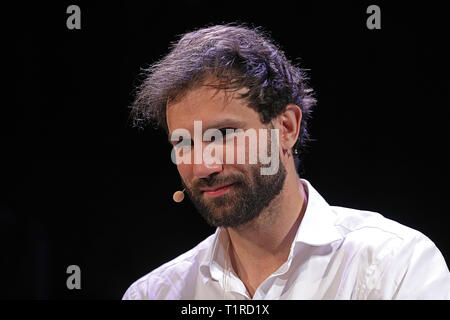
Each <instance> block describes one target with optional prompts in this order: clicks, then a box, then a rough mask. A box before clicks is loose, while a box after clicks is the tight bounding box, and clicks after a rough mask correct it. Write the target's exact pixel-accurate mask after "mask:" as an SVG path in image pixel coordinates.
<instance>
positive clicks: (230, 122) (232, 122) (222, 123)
mask: <svg viewBox="0 0 450 320" xmlns="http://www.w3.org/2000/svg"><path fill="white" fill-rule="evenodd" d="M246 125H247V122H245V121H241V120H236V119H231V118H227V119H222V120H219V121H217V122H213V123H211V124H210V125H209V126H206V127H203V124H202V129H203V131H206V130H208V129H221V128H224V127H235V128H242V127H245V126H246ZM171 137H172V132H170V133H169V135H168V137H167V139H168V141H169V143H170V144H173V141H171V140H170V138H171Z"/></svg>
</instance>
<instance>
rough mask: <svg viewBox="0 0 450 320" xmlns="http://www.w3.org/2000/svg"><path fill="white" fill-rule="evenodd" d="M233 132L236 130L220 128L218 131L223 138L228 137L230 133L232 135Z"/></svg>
mask: <svg viewBox="0 0 450 320" xmlns="http://www.w3.org/2000/svg"><path fill="white" fill-rule="evenodd" d="M235 130H236V129H235V128H221V129H219V131H220V132H221V133H222V135H223V136H224V137H226V136H227V135H229V134H231V133H234V131H235ZM227 131H228V132H227Z"/></svg>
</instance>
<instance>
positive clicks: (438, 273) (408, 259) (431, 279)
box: [385, 234, 450, 300]
mask: <svg viewBox="0 0 450 320" xmlns="http://www.w3.org/2000/svg"><path fill="white" fill-rule="evenodd" d="M393 258H394V259H393V261H392V262H391V264H390V265H391V268H389V269H391V270H386V271H385V274H386V276H385V281H388V282H391V285H392V286H391V287H392V288H393V290H394V292H393V293H392V296H391V297H390V299H399V300H407V299H408V300H409V299H417V300H426V299H436V300H450V273H449V269H448V267H447V264H446V262H445V259H444V257H443V256H442V253H441V252H440V251H439V249H438V248H437V247H436V245H435V244H434V243H433V242H432V241H431V240H430V239H429V238H427V237H426V236H424V235H422V234H420V235H419V236H417V237H415V238H413V239H412V240H411V241H408V242H407V243H406V244H403V245H402V246H401V247H400V248H399V250H398V251H397V254H395V255H394V257H393ZM386 298H388V297H386Z"/></svg>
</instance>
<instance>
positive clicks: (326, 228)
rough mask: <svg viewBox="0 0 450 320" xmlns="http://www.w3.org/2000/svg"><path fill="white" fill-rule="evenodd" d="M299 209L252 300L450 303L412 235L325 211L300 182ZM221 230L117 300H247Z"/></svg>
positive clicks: (423, 241)
mask: <svg viewBox="0 0 450 320" xmlns="http://www.w3.org/2000/svg"><path fill="white" fill-rule="evenodd" d="M301 182H302V183H303V185H304V186H305V187H306V191H307V194H308V203H307V208H306V211H305V214H304V217H303V219H302V221H301V224H300V226H299V228H298V231H297V233H296V236H295V239H294V241H293V242H292V245H291V249H290V254H289V257H288V259H287V261H286V262H285V263H284V264H283V265H282V266H281V267H280V268H279V269H278V270H277V271H275V272H274V273H273V274H271V275H270V276H269V277H268V278H267V279H265V280H264V281H263V282H262V283H261V284H260V286H259V287H258V288H257V290H256V291H255V293H254V296H253V299H255V300H259V299H450V273H449V270H448V267H447V265H446V263H445V260H444V257H443V256H442V254H441V252H440V251H439V249H438V248H437V247H436V246H435V244H434V243H433V242H432V241H431V240H430V239H429V238H427V237H426V236H425V235H423V234H422V233H420V232H419V231H416V230H413V229H411V228H408V227H406V226H403V225H401V224H399V223H397V222H395V221H392V220H389V219H386V218H384V217H383V216H381V215H380V214H378V213H374V212H369V211H360V210H355V209H348V208H342V207H336V206H330V205H329V204H328V203H327V202H326V201H325V200H324V199H323V198H322V196H321V195H320V194H319V193H318V192H317V191H316V190H315V189H314V188H313V187H312V186H311V184H310V183H309V182H308V181H306V180H304V179H302V180H301ZM227 243H228V233H227V232H226V230H224V229H222V228H217V230H216V232H215V233H214V234H213V235H211V236H209V237H208V238H207V239H205V240H203V241H202V242H201V243H200V244H198V245H197V246H196V247H195V248H193V249H191V250H190V251H188V252H186V253H184V254H182V255H180V256H179V257H177V258H175V259H173V260H172V261H170V262H167V263H165V264H163V265H162V266H160V267H159V268H157V269H155V270H153V271H152V272H150V273H148V274H147V275H145V276H144V277H142V278H140V279H139V280H137V281H136V282H134V283H133V284H132V285H131V286H130V287H129V288H128V290H127V291H126V292H125V294H124V296H123V299H124V300H131V299H224V298H225V299H239V300H244V299H251V298H250V296H249V294H248V292H247V290H246V288H245V286H244V284H243V283H242V281H241V280H240V279H239V278H238V276H237V275H236V273H235V272H234V271H233V269H232V267H231V266H229V269H228V272H227V271H226V270H225V266H226V263H225V255H224V253H225V251H226V244H227Z"/></svg>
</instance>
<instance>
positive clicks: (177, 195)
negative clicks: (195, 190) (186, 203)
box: [172, 188, 186, 202]
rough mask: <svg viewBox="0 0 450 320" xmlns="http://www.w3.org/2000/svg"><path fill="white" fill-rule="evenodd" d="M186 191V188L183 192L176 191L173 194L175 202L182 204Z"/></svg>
mask: <svg viewBox="0 0 450 320" xmlns="http://www.w3.org/2000/svg"><path fill="white" fill-rule="evenodd" d="M184 190H186V188H184V189H183V190H182V191H176V192H175V193H174V194H173V197H172V198H173V201H175V202H181V201H183V199H184Z"/></svg>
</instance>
